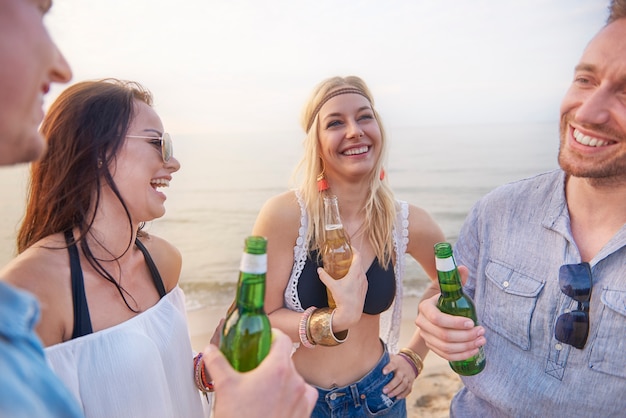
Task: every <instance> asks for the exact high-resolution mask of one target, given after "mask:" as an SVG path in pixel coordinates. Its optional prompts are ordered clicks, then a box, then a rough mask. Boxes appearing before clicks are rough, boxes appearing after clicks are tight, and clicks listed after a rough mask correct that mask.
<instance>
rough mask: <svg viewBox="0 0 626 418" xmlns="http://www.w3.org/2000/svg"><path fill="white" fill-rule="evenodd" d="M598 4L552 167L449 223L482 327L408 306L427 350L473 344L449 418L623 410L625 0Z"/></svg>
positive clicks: (455, 353) (459, 351) (430, 304)
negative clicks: (472, 368) (472, 364)
mask: <svg viewBox="0 0 626 418" xmlns="http://www.w3.org/2000/svg"><path fill="white" fill-rule="evenodd" d="M610 10H611V15H610V17H609V20H608V23H607V25H606V26H605V27H604V28H603V29H602V30H601V31H600V32H599V33H598V34H597V35H596V36H595V37H594V38H593V39H592V40H591V42H590V43H589V45H588V46H587V48H586V49H585V51H584V52H583V55H582V58H581V60H580V62H579V64H578V65H577V66H576V69H575V75H574V80H573V82H572V85H571V87H570V89H569V90H568V92H567V93H566V95H565V98H564V99H563V102H562V104H561V129H560V131H561V135H560V136H561V138H560V150H559V165H560V167H561V169H560V170H556V171H553V172H550V173H546V174H542V175H539V176H536V177H533V178H530V179H526V180H522V181H518V182H515V183H512V184H509V185H506V186H503V187H501V188H498V189H496V190H495V191H493V192H491V193H490V194H488V195H487V196H485V197H484V198H483V199H481V200H480V201H479V202H478V203H477V204H476V205H475V206H474V207H473V208H472V210H471V211H470V214H469V216H468V218H467V220H466V222H465V224H464V226H463V228H462V230H461V233H460V237H459V240H458V242H457V245H456V247H455V255H456V260H457V262H458V264H459V265H464V266H466V267H467V269H465V268H463V269H461V273H462V275H463V276H464V277H467V278H468V279H467V283H466V291H467V293H468V294H469V295H470V296H472V297H473V298H474V301H475V303H476V307H477V312H478V319H479V321H480V323H481V326H477V327H474V325H473V323H472V322H471V321H470V320H468V319H467V318H461V317H452V316H448V315H445V314H442V313H440V312H439V311H438V310H437V308H436V300H437V296H436V295H435V296H433V297H429V298H427V299H425V300H424V301H422V302H421V303H420V305H419V315H418V318H417V320H416V324H417V326H418V327H419V328H420V329H421V333H422V336H423V337H424V339H425V340H426V341H427V344H428V346H429V347H430V348H431V349H432V350H433V351H434V352H435V353H437V354H438V355H440V356H442V357H444V358H445V359H448V360H461V359H464V358H467V357H469V356H471V355H474V354H476V352H477V347H479V346H482V345H484V349H485V354H486V358H487V365H486V367H485V369H484V370H483V371H482V372H481V373H480V374H478V375H476V376H472V377H463V383H464V384H465V387H464V388H463V389H461V391H460V392H459V393H458V394H457V395H456V396H455V398H454V399H453V401H452V405H451V407H450V415H451V416H452V417H481V418H486V417H509V416H510V417H532V416H537V417H549V416H567V417H613V416H622V417H623V416H624V414H626V269H625V266H626V247H625V246H626V0H614V1H612V3H611V8H610ZM562 266H563V267H562ZM437 291H438V290H437V289H431V292H430V294H433V293H436V292H437Z"/></svg>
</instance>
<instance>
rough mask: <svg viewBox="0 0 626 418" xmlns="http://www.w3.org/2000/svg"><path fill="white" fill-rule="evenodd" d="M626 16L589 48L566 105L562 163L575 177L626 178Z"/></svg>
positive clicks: (581, 61) (562, 130)
mask: <svg viewBox="0 0 626 418" xmlns="http://www.w3.org/2000/svg"><path fill="white" fill-rule="evenodd" d="M624 39H626V19H620V20H617V21H615V22H613V23H611V24H609V25H608V26H606V27H605V28H604V29H602V30H601V31H600V32H599V33H598V34H597V35H596V36H595V38H594V39H592V41H591V42H590V43H589V45H588V46H587V48H586V49H585V51H584V53H583V56H582V58H581V60H580V63H579V64H578V65H577V66H576V71H575V75H574V81H573V83H572V85H571V86H570V88H569V90H568V92H567V93H566V95H565V97H564V99H563V102H562V104H561V143H560V150H559V164H560V166H561V168H563V170H564V171H565V172H567V173H568V174H570V175H573V176H576V177H585V178H593V179H601V180H602V181H604V180H605V179H606V180H611V181H614V180H619V181H626V43H625V42H624Z"/></svg>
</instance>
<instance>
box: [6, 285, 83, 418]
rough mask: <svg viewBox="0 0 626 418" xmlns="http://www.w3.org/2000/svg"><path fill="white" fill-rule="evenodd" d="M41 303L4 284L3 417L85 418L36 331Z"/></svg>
mask: <svg viewBox="0 0 626 418" xmlns="http://www.w3.org/2000/svg"><path fill="white" fill-rule="evenodd" d="M38 318H39V307H38V305H37V301H36V300H35V299H34V298H33V297H32V296H31V295H29V294H27V293H25V292H22V291H18V290H15V289H13V288H11V287H9V286H8V285H6V284H5V283H2V282H0V417H11V418H21V417H24V418H33V417H37V418H40V417H67V418H72V417H82V416H83V414H82V412H81V410H80V408H79V406H78V403H77V402H76V400H75V399H74V398H73V397H72V395H71V394H70V392H69V391H68V390H67V389H66V388H65V386H63V384H62V383H61V381H60V380H59V379H58V378H57V377H56V375H55V374H54V373H53V372H52V370H51V369H50V367H49V366H48V364H47V363H46V359H45V357H44V352H43V348H42V346H41V342H40V341H39V339H38V338H37V336H36V335H35V332H34V331H33V328H34V327H35V324H36V323H37V319H38Z"/></svg>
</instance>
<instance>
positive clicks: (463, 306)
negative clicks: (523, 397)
mask: <svg viewBox="0 0 626 418" xmlns="http://www.w3.org/2000/svg"><path fill="white" fill-rule="evenodd" d="M435 261H436V265H437V278H438V279H439V287H440V288H441V296H440V297H439V301H438V302H437V307H438V308H439V310H440V311H441V312H444V313H447V314H450V315H457V316H464V317H466V318H471V319H472V320H473V321H474V324H478V321H477V319H476V309H475V307H474V302H472V300H471V299H470V298H469V297H468V296H466V295H465V294H464V293H463V288H462V286H461V277H460V276H459V271H458V270H457V267H456V262H455V261H454V256H453V254H452V246H451V245H450V243H447V242H440V243H437V244H435ZM485 362H486V361H485V353H484V351H483V348H482V347H480V349H479V351H478V354H476V355H475V356H473V357H470V358H468V359H466V360H461V361H451V362H450V367H452V370H454V371H455V372H457V373H458V374H460V375H463V376H472V375H475V374H478V373H480V372H481V371H482V370H483V369H484V368H485Z"/></svg>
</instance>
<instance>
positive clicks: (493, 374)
mask: <svg viewBox="0 0 626 418" xmlns="http://www.w3.org/2000/svg"><path fill="white" fill-rule="evenodd" d="M625 245H626V227H625V226H623V227H622V228H621V229H620V230H619V232H617V234H615V236H613V238H612V239H611V240H610V241H609V242H608V243H607V244H606V245H605V246H604V248H602V250H600V252H598V254H596V255H595V257H594V258H593V260H591V261H590V264H591V267H592V275H593V289H592V294H591V303H590V305H591V306H590V312H589V317H590V330H589V337H588V339H587V343H586V345H585V347H584V349H582V350H579V349H577V348H574V347H571V346H569V345H566V344H563V343H560V342H559V341H557V340H556V339H555V338H554V325H555V323H556V320H557V317H558V316H559V315H561V314H562V313H564V312H566V311H567V310H573V309H576V307H577V303H576V302H575V301H574V300H572V299H571V298H569V297H567V296H566V295H564V294H563V293H562V292H561V290H560V288H559V283H558V272H559V267H560V266H561V265H562V264H570V263H580V262H581V261H582V260H581V256H580V253H579V251H578V248H577V247H576V243H575V242H574V239H573V237H572V233H571V228H570V218H569V212H568V209H567V203H566V201H565V174H564V173H563V172H562V171H561V170H555V171H552V172H549V173H546V174H542V175H539V176H536V177H533V178H530V179H526V180H522V181H518V182H515V183H511V184H508V185H505V186H502V187H500V188H498V189H496V190H494V191H492V192H491V193H489V194H488V195H487V196H485V197H484V198H483V199H481V200H480V201H479V202H478V203H477V204H476V205H475V206H474V207H473V208H472V210H471V211H470V213H469V215H468V218H467V220H466V221H465V223H464V225H463V228H462V229H461V233H460V238H459V241H458V242H457V244H456V246H455V257H456V260H457V263H458V264H459V265H465V266H467V267H468V268H469V270H470V277H469V280H468V283H467V286H466V290H467V293H468V294H469V295H470V296H472V297H473V299H474V302H475V303H476V308H477V313H478V320H479V322H480V323H481V325H483V326H484V327H485V330H486V339H487V344H486V346H485V354H486V357H487V365H486V367H485V369H484V370H483V371H482V373H480V374H478V375H476V376H472V377H464V378H463V382H464V384H465V387H464V388H463V389H462V390H461V391H460V392H459V393H458V394H457V395H456V396H455V398H454V399H453V401H452V405H451V409H450V412H451V417H481V418H488V417H508V416H511V417H535V416H536V417H553V416H559V417H613V416H622V417H623V416H624V414H625V413H626V248H624V246H625Z"/></svg>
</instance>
